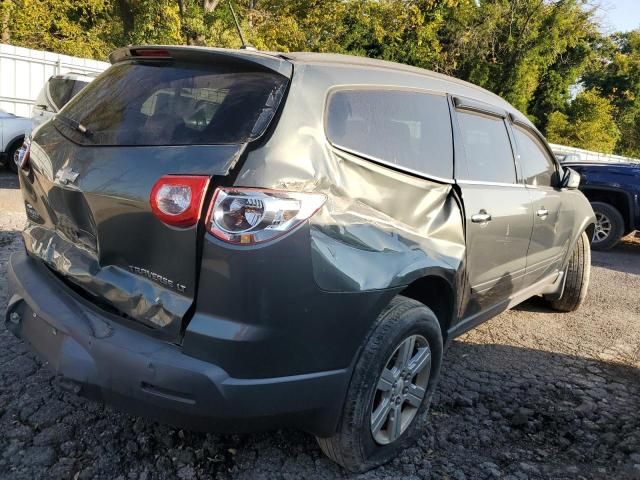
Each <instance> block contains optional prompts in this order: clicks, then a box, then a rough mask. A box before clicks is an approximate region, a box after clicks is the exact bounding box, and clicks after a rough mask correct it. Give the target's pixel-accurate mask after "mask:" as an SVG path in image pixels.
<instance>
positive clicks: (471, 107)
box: [453, 96, 507, 118]
mask: <svg viewBox="0 0 640 480" xmlns="http://www.w3.org/2000/svg"><path fill="white" fill-rule="evenodd" d="M453 105H454V106H455V108H456V109H457V110H467V111H470V112H476V113H483V114H485V115H490V116H492V117H499V118H507V112H506V110H503V109H501V108H498V107H495V106H493V105H489V104H487V103H484V102H479V101H477V100H471V99H470V98H465V97H457V96H456V97H453Z"/></svg>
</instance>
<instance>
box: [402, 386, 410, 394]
mask: <svg viewBox="0 0 640 480" xmlns="http://www.w3.org/2000/svg"><path fill="white" fill-rule="evenodd" d="M402 393H403V394H405V395H406V394H407V393H409V388H408V387H404V388H403V389H402Z"/></svg>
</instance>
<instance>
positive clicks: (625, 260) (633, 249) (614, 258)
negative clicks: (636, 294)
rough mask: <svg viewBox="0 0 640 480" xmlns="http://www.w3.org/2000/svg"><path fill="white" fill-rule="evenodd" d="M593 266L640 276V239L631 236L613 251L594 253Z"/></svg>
mask: <svg viewBox="0 0 640 480" xmlns="http://www.w3.org/2000/svg"><path fill="white" fill-rule="evenodd" d="M591 264H592V265H593V266H596V267H603V268H607V269H609V270H616V271H618V272H625V273H631V274H634V275H640V239H639V238H635V237H634V236H632V235H629V236H628V237H625V238H623V239H622V240H620V242H619V243H618V244H617V245H616V246H615V247H613V248H612V249H611V250H607V251H605V252H596V251H594V252H592V259H591Z"/></svg>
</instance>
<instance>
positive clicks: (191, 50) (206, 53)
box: [109, 45, 293, 78]
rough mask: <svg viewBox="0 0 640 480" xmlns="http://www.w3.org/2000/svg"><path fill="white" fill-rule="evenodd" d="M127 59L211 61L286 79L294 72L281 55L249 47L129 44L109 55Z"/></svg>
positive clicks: (115, 58)
mask: <svg viewBox="0 0 640 480" xmlns="http://www.w3.org/2000/svg"><path fill="white" fill-rule="evenodd" d="M130 60H143V61H154V62H170V61H180V62H189V63H203V64H209V65H210V64H212V63H214V62H216V61H220V62H224V63H227V64H237V65H238V66H244V67H245V68H246V67H251V68H254V69H258V70H264V71H269V72H275V73H279V74H280V75H283V76H285V77H287V78H291V75H292V74H293V65H292V63H291V62H290V61H289V60H287V59H285V58H283V57H280V56H276V55H273V54H268V53H262V52H259V51H251V50H231V49H226V48H207V47H183V46H175V45H130V46H127V47H122V48H119V49H117V50H115V51H113V52H112V53H111V54H110V55H109V61H110V62H111V63H112V64H115V63H120V62H126V61H130Z"/></svg>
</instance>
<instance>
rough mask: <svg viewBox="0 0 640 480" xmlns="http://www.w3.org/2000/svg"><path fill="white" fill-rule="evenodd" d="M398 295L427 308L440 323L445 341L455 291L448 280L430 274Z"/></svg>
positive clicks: (453, 311)
mask: <svg viewBox="0 0 640 480" xmlns="http://www.w3.org/2000/svg"><path fill="white" fill-rule="evenodd" d="M399 295H403V296H405V297H408V298H412V299H413V300H416V301H418V302H420V303H422V304H423V305H425V306H427V307H429V308H430V309H431V310H432V311H433V313H434V314H435V315H436V317H437V319H438V323H440V329H441V330H442V340H443V341H444V342H446V341H447V336H448V335H447V334H448V331H449V328H450V327H451V325H452V324H453V317H454V313H455V311H456V308H455V305H456V295H455V289H454V288H453V285H452V284H451V282H450V281H449V280H448V279H446V278H445V277H443V276H442V275H438V274H433V273H431V274H428V275H425V276H422V277H420V278H418V279H416V280H414V281H413V282H411V283H410V284H409V285H407V286H406V287H405V288H404V289H403V290H402V291H401V292H400V293H399Z"/></svg>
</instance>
